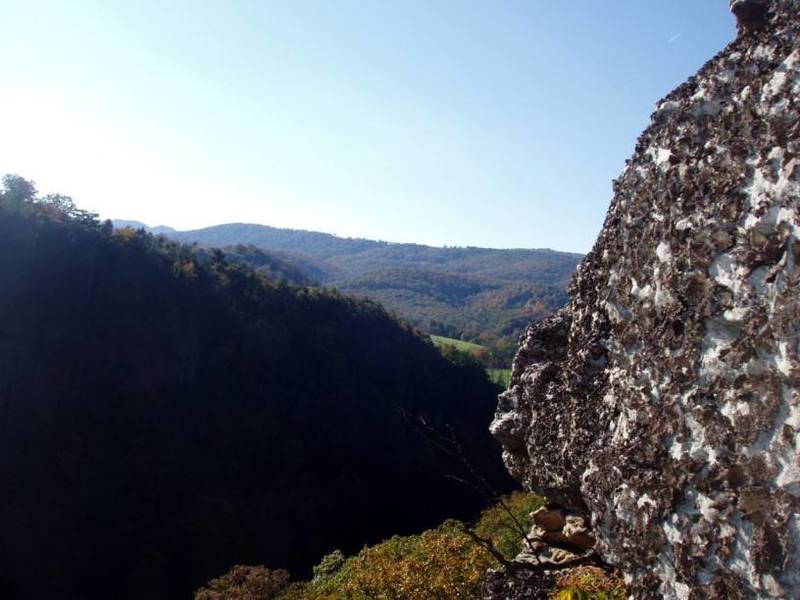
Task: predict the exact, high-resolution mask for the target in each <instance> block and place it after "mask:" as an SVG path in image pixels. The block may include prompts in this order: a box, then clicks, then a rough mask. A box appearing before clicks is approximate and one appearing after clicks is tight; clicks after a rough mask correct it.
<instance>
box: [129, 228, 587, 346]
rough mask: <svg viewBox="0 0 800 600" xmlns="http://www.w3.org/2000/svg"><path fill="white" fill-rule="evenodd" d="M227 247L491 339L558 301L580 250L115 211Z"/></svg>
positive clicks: (458, 332)
mask: <svg viewBox="0 0 800 600" xmlns="http://www.w3.org/2000/svg"><path fill="white" fill-rule="evenodd" d="M114 224H115V226H116V227H118V228H119V227H132V228H135V229H138V228H141V229H145V230H147V231H149V232H152V233H155V234H162V235H165V236H167V237H169V238H170V239H173V240H176V241H180V242H184V243H197V244H199V245H201V246H204V247H209V248H211V247H216V248H223V249H225V251H226V253H227V254H228V255H229V257H230V258H232V259H233V260H235V261H236V262H238V263H240V264H244V265H247V266H249V267H251V268H254V269H255V270H260V271H263V272H265V273H266V274H267V275H269V276H270V277H271V278H273V279H285V280H286V281H287V282H289V283H292V284H296V285H309V284H319V285H323V286H326V287H334V288H336V289H338V290H340V291H341V292H343V293H346V294H352V295H356V296H363V297H367V298H370V299H372V300H374V301H376V302H379V303H381V304H383V305H384V306H386V307H387V308H388V309H390V310H392V311H393V312H395V313H396V314H398V315H399V316H401V317H402V318H403V319H405V320H406V321H408V322H409V323H410V324H412V325H414V326H416V327H418V328H420V329H422V330H423V331H426V332H429V333H433V334H438V335H446V336H449V337H455V338H461V339H466V340H470V341H476V342H480V343H484V344H487V345H494V344H496V343H497V342H498V340H506V341H511V340H514V339H515V338H516V336H518V335H519V333H520V332H521V330H522V328H523V327H524V326H525V325H527V323H529V322H530V321H531V320H533V319H537V318H541V317H543V316H545V315H547V314H549V313H551V312H553V311H554V310H557V309H558V308H560V307H561V306H562V305H563V304H564V303H565V302H566V299H567V295H566V286H567V284H568V282H569V279H570V277H571V275H572V273H573V271H574V270H575V267H576V265H577V264H578V262H579V261H580V259H581V258H582V255H580V254H576V253H569V252H558V251H554V250H549V249H494V248H476V247H465V248H462V247H444V248H438V247H431V246H425V245H421V244H403V243H390V242H383V241H375V240H368V239H360V238H340V237H337V236H334V235H331V234H327V233H320V232H314V231H304V230H296V229H279V228H275V227H269V226H266V225H255V224H245V223H229V224H223V225H216V226H212V227H207V228H204V229H197V230H191V231H176V230H175V229H173V228H171V227H166V226H159V227H152V228H151V227H148V226H147V225H145V224H144V223H141V222H138V221H126V220H116V221H114Z"/></svg>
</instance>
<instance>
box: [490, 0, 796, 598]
mask: <svg viewBox="0 0 800 600" xmlns="http://www.w3.org/2000/svg"><path fill="white" fill-rule="evenodd" d="M732 10H733V12H734V14H735V15H736V17H737V19H738V24H739V35H738V37H737V38H736V40H735V41H733V42H732V43H731V44H730V45H729V46H728V47H727V48H726V49H725V50H723V51H722V52H721V53H720V54H719V55H717V56H716V57H715V58H713V59H712V60H711V61H709V62H708V63H707V64H706V65H705V66H704V67H702V69H701V70H700V71H699V72H698V73H697V75H695V76H694V77H692V78H690V79H689V80H688V81H687V82H686V83H684V84H683V85H681V86H680V87H678V88H677V89H676V90H674V91H673V92H672V93H670V94H669V95H668V96H667V97H666V98H664V99H663V100H662V101H661V102H660V103H658V105H657V107H656V111H655V112H654V114H653V116H652V120H651V124H650V126H649V127H648V128H647V130H646V131H645V132H644V133H643V134H642V136H641V137H640V139H639V141H638V144H637V147H636V151H635V153H634V155H633V157H632V158H631V159H630V160H629V161H628V163H627V165H626V167H625V169H624V171H623V172H622V174H621V176H620V177H619V179H618V180H616V181H615V183H614V199H613V201H612V203H611V206H610V208H609V211H608V214H607V216H606V220H605V223H604V225H603V229H602V231H601V232H600V235H599V237H598V238H597V241H596V243H595V245H594V248H593V249H592V251H591V252H590V254H589V255H587V257H586V258H585V259H584V261H583V262H582V264H581V265H580V267H579V269H578V272H577V274H576V276H575V279H574V281H573V283H572V286H571V301H570V303H569V304H568V305H567V307H566V308H565V309H564V310H562V311H561V312H559V313H558V314H556V315H554V316H552V317H550V318H548V319H546V320H544V321H541V322H539V323H536V324H534V325H532V326H531V327H529V328H528V330H527V331H526V332H525V334H524V335H523V338H522V340H521V346H520V348H519V351H518V354H517V356H516V358H515V361H514V366H513V374H512V380H511V386H510V389H509V390H508V391H507V392H505V393H504V394H503V395H502V396H500V401H499V405H498V408H497V413H496V416H495V420H494V422H493V423H492V432H493V434H494V435H495V437H496V438H497V439H498V440H499V441H500V442H501V443H502V444H503V448H504V453H503V457H504V460H505V463H506V466H507V468H508V469H509V471H510V472H511V474H512V475H513V476H514V477H515V478H517V479H518V480H519V481H521V482H522V483H523V485H524V487H525V488H527V489H529V490H532V491H538V492H541V493H543V494H545V495H547V496H548V498H549V499H550V500H551V501H552V503H551V505H550V506H549V509H550V512H552V513H554V514H557V515H560V516H559V517H558V518H561V517H562V516H564V515H566V516H567V517H570V516H571V517H573V518H580V519H583V520H585V522H586V526H587V527H590V528H591V530H590V531H588V532H584V533H585V534H588V535H591V536H593V538H594V539H595V540H596V544H595V545H594V548H593V550H590V551H589V552H593V553H594V555H593V556H594V558H593V560H596V561H600V562H604V563H606V564H609V565H613V566H614V567H617V568H619V569H621V570H622V571H623V572H624V573H625V577H626V581H627V582H628V587H629V590H630V592H631V593H632V595H633V597H635V598H641V599H645V598H647V599H650V598H659V597H660V598H674V599H680V600H694V599H699V598H730V599H739V598H741V599H744V598H800V521H799V520H798V512H799V511H800V458H799V456H800V392H799V391H798V383H800V359H799V357H798V352H800V302H799V299H800V289H799V288H800V286H799V285H798V282H800V266H799V265H798V260H800V212H799V211H800V0H763V1H758V0H736V1H735V2H733V3H732ZM581 524H583V521H581ZM545 529H546V528H545ZM542 531H544V530H542V529H541V528H540V530H539V533H542ZM533 537H535V538H536V539H537V540H538V539H540V538H541V537H542V536H541V535H539V534H536V535H534V536H533ZM584 539H585V538H584ZM545 541H546V540H545ZM533 545H534V547H533V548H532V549H531V551H530V552H528V556H527V557H525V560H524V561H522V562H526V563H527V564H529V565H534V566H535V567H536V569H535V570H534V571H535V572H539V573H542V574H543V576H546V575H547V568H548V567H547V561H546V560H545V561H542V560H540V558H538V556H539V555H540V554H541V549H542V548H543V547H545V546H546V544H545V542H544V541H543V542H542V543H541V544H539V542H534V544H533ZM559 545H560V546H561V547H563V548H572V550H574V551H575V552H574V554H573V556H572V557H571V560H580V559H581V557H582V556H584V555H582V554H580V552H579V551H578V550H585V544H584V547H583V548H578V549H576V548H573V547H571V546H570V543H569V540H567V543H564V544H558V543H557V544H556V546H559ZM586 556H588V555H586ZM556 562H557V561H556ZM523 571H524V569H523ZM534 571H531V572H534ZM503 577H505V578H506V582H505V583H502V581H501V580H502V579H503ZM515 577H516V578H517V580H519V576H518V575H515V574H514V572H510V573H507V574H505V575H503V574H498V573H495V574H494V575H493V578H490V584H489V587H492V586H494V588H493V589H495V590H501V589H503V585H506V587H507V589H511V588H512V587H514V586H513V585H512V584H513V581H512V580H513V579H514V578H515ZM523 579H524V578H523ZM517 587H518V588H519V585H518V586H517ZM523 587H524V586H523ZM535 587H536V586H535V584H531V587H530V590H532V589H534V588H535ZM487 590H488V591H487V595H486V597H487V598H500V597H517V596H514V594H512V593H511V592H504V593H505V594H506V595H505V596H503V595H502V593H501V592H498V591H495V592H492V591H491V590H490V589H488V588H487ZM518 597H529V598H536V597H545V596H542V595H541V594H540V593H533V592H530V593H529V595H524V593H523V592H522V591H520V592H519V593H518Z"/></svg>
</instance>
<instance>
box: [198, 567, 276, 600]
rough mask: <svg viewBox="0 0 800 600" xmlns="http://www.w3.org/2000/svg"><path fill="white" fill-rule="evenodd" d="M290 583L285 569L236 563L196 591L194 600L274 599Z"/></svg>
mask: <svg viewBox="0 0 800 600" xmlns="http://www.w3.org/2000/svg"><path fill="white" fill-rule="evenodd" d="M288 584H289V573H288V572H287V571H284V570H283V569H276V570H272V569H267V568H266V567H248V566H244V565H236V566H235V567H233V568H232V569H231V570H230V571H228V572H227V573H225V574H224V575H222V576H221V577H217V578H216V579H212V580H211V581H209V582H208V583H207V584H206V585H205V586H203V587H202V588H200V589H199V590H197V591H196V592H195V593H194V600H274V599H275V598H278V595H279V594H280V593H281V592H283V591H284V590H285V589H286V587H287V586H288Z"/></svg>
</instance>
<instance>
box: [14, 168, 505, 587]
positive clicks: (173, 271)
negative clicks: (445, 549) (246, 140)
mask: <svg viewBox="0 0 800 600" xmlns="http://www.w3.org/2000/svg"><path fill="white" fill-rule="evenodd" d="M251 258H252V257H251ZM233 260H239V262H241V257H239V258H238V259H237V258H236V257H233ZM259 260H260V259H259ZM268 266H269V268H270V269H272V271H277V272H278V273H279V275H278V278H279V279H286V277H283V276H281V275H280V273H285V272H288V271H287V269H286V268H285V265H284V264H283V263H269V265H268ZM497 391H498V390H497V388H496V387H495V386H494V385H492V384H491V383H490V382H489V381H488V380H487V378H486V376H485V374H484V372H483V371H482V370H481V369H480V368H478V367H475V366H474V365H472V366H470V365H463V366H457V365H455V364H453V363H452V362H449V361H447V360H446V359H445V358H443V357H442V356H441V354H440V353H439V352H438V351H437V350H436V349H435V348H434V347H433V346H432V345H431V344H430V342H429V341H428V340H427V339H424V338H423V337H420V336H419V335H417V334H415V333H414V332H413V330H411V329H410V328H409V327H408V326H406V325H402V324H400V323H399V322H398V321H396V320H395V319H393V318H392V317H390V316H389V315H387V313H386V312H385V311H384V310H383V309H382V308H380V307H379V306H378V305H376V304H374V303H372V302H369V301H361V300H355V299H350V298H346V297H343V296H340V295H339V294H338V293H336V292H331V291H326V290H321V289H314V288H307V287H302V286H299V285H294V286H290V285H286V284H285V283H275V282H273V281H270V280H269V279H268V278H267V277H265V276H263V275H260V274H256V273H254V272H252V271H250V270H249V269H248V268H245V267H243V266H241V265H239V264H236V263H235V262H233V261H232V260H228V259H227V258H226V256H225V254H224V253H223V252H221V251H200V250H198V249H196V248H190V247H186V246H182V245H179V244H176V243H173V242H169V241H166V240H165V239H164V238H156V237H153V236H151V235H150V234H148V233H145V232H144V231H135V230H132V229H119V230H116V231H114V230H113V229H112V227H111V224H110V223H109V222H105V223H99V222H98V221H97V220H96V218H95V217H94V215H92V214H89V213H86V212H83V211H81V210H79V209H77V208H76V207H75V206H74V204H73V203H72V201H71V200H70V199H69V198H65V197H61V196H47V197H44V198H41V197H37V195H36V191H35V189H34V188H33V186H32V184H30V183H29V182H26V181H25V180H23V179H21V178H17V177H6V178H5V180H4V188H3V191H2V193H1V194H0V531H2V535H1V536H0V598H4V599H15V598H26V599H27V598H104V599H105V598H137V599H138V598H151V599H157V598H171V599H176V598H185V597H189V595H190V593H191V591H192V590H194V589H197V587H198V586H200V585H201V584H202V583H203V582H205V581H207V580H208V579H209V578H211V577H212V576H215V575H218V574H219V573H221V572H224V571H225V570H226V569H227V568H228V567H229V566H230V565H232V564H242V563H243V564H268V565H271V566H273V567H276V568H288V569H290V570H291V571H292V572H293V573H294V574H295V575H297V576H304V575H308V574H309V573H308V570H309V569H310V567H311V565H313V564H315V562H316V561H317V560H318V558H319V557H320V556H322V555H324V554H325V553H327V552H330V551H331V550H332V549H333V548H341V549H342V550H344V551H345V552H349V553H353V552H356V551H357V550H358V549H359V548H360V547H361V546H362V545H363V544H364V543H371V542H375V541H378V540H380V539H383V538H385V537H387V536H388V535H391V534H397V533H401V534H402V533H404V532H413V531H419V530H421V529H424V528H426V527H430V526H433V525H435V524H437V523H438V522H440V521H441V520H442V519H444V518H445V517H458V518H465V517H471V516H474V514H475V513H476V512H477V511H478V510H479V509H480V508H482V507H483V506H485V504H486V498H485V497H483V496H482V495H481V494H478V493H476V492H475V490H474V489H473V488H472V487H470V486H469V485H464V483H463V482H462V481H461V480H464V479H466V480H469V476H468V474H467V473H466V472H465V469H464V467H463V464H462V463H461V461H460V460H459V459H458V458H457V457H454V456H452V454H449V453H448V452H446V451H445V449H449V450H453V449H454V448H455V445H454V443H452V441H451V442H448V441H447V440H443V439H441V438H439V437H438V436H436V435H432V434H431V431H438V432H440V433H441V434H442V435H444V436H445V437H447V436H449V435H450V433H451V432H452V434H453V436H454V440H456V441H463V442H468V443H464V446H463V447H464V448H465V452H466V455H467V458H468V460H469V461H470V462H471V463H472V465H473V466H474V467H475V468H476V469H477V470H479V471H480V472H481V473H482V474H483V476H485V477H486V478H487V479H488V480H489V481H490V482H491V483H492V484H493V485H494V486H495V487H496V488H498V489H499V490H504V489H507V486H508V480H507V478H506V474H505V472H504V469H503V467H502V465H501V464H500V453H499V448H498V447H497V446H496V445H495V443H494V441H493V440H491V439H490V437H489V435H488V432H487V425H488V422H489V420H490V418H491V415H492V412H493V409H494V403H495V396H496V393H497ZM443 445H444V447H445V448H444V449H443Z"/></svg>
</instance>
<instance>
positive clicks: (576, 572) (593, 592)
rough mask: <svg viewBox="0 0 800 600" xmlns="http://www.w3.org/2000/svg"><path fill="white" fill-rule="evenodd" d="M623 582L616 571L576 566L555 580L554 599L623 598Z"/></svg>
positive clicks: (603, 599)
mask: <svg viewBox="0 0 800 600" xmlns="http://www.w3.org/2000/svg"><path fill="white" fill-rule="evenodd" d="M627 597H628V594H627V591H626V590H625V582H624V581H622V578H621V577H620V576H619V575H618V574H616V573H611V574H609V573H607V572H606V571H604V570H603V569H600V568H599V567H591V566H586V567H577V568H575V569H570V570H569V571H567V572H565V573H564V574H563V575H561V576H560V577H559V578H558V580H557V582H556V592H555V593H554V595H553V598H554V600H625V598H627Z"/></svg>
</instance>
